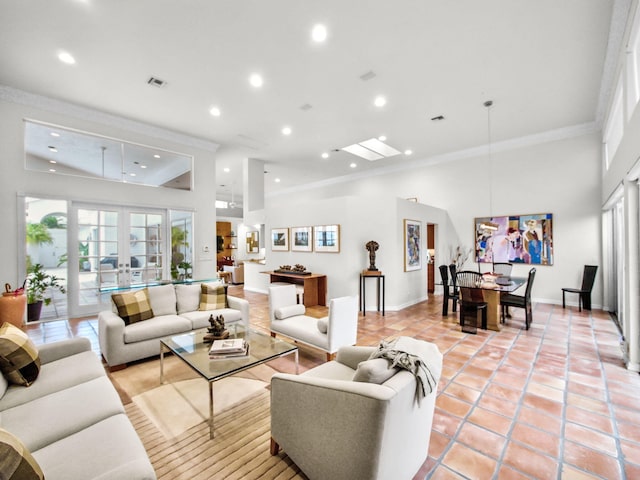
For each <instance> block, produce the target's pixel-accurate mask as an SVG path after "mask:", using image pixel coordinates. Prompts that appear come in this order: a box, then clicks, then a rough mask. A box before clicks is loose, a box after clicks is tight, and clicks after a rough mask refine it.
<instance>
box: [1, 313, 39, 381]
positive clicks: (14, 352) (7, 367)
mask: <svg viewBox="0 0 640 480" xmlns="http://www.w3.org/2000/svg"><path fill="white" fill-rule="evenodd" d="M0 370H2V374H3V375H4V377H5V378H6V379H7V381H8V382H9V383H13V384H16V385H24V386H25V387H28V386H29V385H31V384H32V383H33V382H34V380H35V379H36V378H38V374H39V373H40V357H39V356H38V349H37V348H36V346H35V345H34V344H33V342H32V341H31V340H30V339H29V337H28V336H27V334H26V333H24V332H23V331H22V330H20V329H19V328H18V327H16V326H14V325H12V324H10V323H8V322H5V323H3V324H2V326H1V327H0Z"/></svg>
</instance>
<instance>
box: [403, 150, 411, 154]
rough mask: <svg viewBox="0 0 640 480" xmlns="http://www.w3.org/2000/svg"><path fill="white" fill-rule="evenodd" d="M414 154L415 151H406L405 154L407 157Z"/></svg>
mask: <svg viewBox="0 0 640 480" xmlns="http://www.w3.org/2000/svg"><path fill="white" fill-rule="evenodd" d="M412 153H413V150H405V151H404V154H405V155H411V154H412Z"/></svg>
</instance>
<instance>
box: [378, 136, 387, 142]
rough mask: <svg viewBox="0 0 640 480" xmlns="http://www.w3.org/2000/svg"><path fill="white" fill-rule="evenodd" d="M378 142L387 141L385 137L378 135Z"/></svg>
mask: <svg viewBox="0 0 640 480" xmlns="http://www.w3.org/2000/svg"><path fill="white" fill-rule="evenodd" d="M378 140H380V141H381V142H386V141H387V137H386V135H380V136H379V137H378Z"/></svg>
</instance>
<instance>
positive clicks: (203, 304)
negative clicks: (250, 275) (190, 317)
mask: <svg viewBox="0 0 640 480" xmlns="http://www.w3.org/2000/svg"><path fill="white" fill-rule="evenodd" d="M227 306H228V305H227V288H226V287H225V286H223V285H216V286H212V285H207V284H206V283H202V284H201V285H200V310H218V309H221V308H227Z"/></svg>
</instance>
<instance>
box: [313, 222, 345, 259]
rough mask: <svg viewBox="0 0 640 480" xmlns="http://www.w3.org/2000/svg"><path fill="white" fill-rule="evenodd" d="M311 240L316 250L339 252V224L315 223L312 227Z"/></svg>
mask: <svg viewBox="0 0 640 480" xmlns="http://www.w3.org/2000/svg"><path fill="white" fill-rule="evenodd" d="M313 242H314V245H315V248H314V249H315V251H316V252H329V253H338V252H340V225H317V226H315V227H313Z"/></svg>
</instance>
